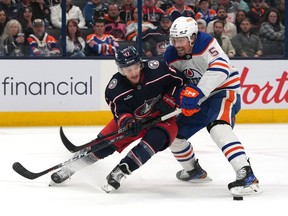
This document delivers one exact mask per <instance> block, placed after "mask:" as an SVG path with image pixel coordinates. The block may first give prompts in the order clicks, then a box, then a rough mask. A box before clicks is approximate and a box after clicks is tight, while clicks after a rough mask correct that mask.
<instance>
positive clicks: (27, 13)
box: [19, 6, 35, 44]
mask: <svg viewBox="0 0 288 216" xmlns="http://www.w3.org/2000/svg"><path fill="white" fill-rule="evenodd" d="M34 19H35V18H34V14H33V9H32V8H31V7H30V6H29V7H24V10H23V11H22V13H21V15H20V18H19V21H20V23H21V25H22V30H23V32H24V34H25V43H26V44H27V38H28V36H29V35H30V34H33V25H32V24H33V20H34Z"/></svg>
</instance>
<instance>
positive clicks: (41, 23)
mask: <svg viewBox="0 0 288 216" xmlns="http://www.w3.org/2000/svg"><path fill="white" fill-rule="evenodd" d="M61 1H62V0H0V56H13V57H16V56H61V47H62V42H63V37H62V35H61V28H62V4H61V3H62V2H61ZM137 2H138V1H136V0H118V1H117V0H66V21H67V23H66V43H65V44H66V52H67V55H68V56H71V57H85V56H109V55H110V56H111V55H114V53H115V51H116V50H117V49H118V48H119V46H124V45H127V44H133V45H135V43H137V41H138V40H139V38H138V18H139V17H138V16H139V15H138V8H137ZM142 5H143V6H142V20H143V21H142V38H141V41H142V44H143V46H142V48H143V55H144V56H146V57H152V56H160V57H161V56H162V55H163V53H164V52H165V50H166V47H167V46H168V45H169V29H170V27H171V25H172V23H173V21H174V20H175V19H176V18H178V17H179V16H188V17H193V18H194V19H195V20H196V21H197V23H198V27H199V31H202V32H207V33H209V34H211V35H212V36H213V37H214V38H215V39H216V40H217V41H218V43H219V44H220V46H221V47H222V48H223V50H224V52H225V53H226V54H227V55H228V56H229V57H230V58H233V57H240V58H245V57H282V56H283V55H284V36H285V27H284V20H285V17H284V15H285V0H251V1H250V0H233V1H232V0H186V1H185V0H143V4H142ZM64 42H65V40H64Z"/></svg>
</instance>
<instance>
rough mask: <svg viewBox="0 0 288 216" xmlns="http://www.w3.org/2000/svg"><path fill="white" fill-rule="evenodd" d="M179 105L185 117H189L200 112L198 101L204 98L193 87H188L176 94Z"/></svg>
mask: <svg viewBox="0 0 288 216" xmlns="http://www.w3.org/2000/svg"><path fill="white" fill-rule="evenodd" d="M178 95H179V105H180V107H181V108H182V113H183V114H184V115H185V116H191V115H193V114H194V113H196V112H198V111H200V106H199V105H198V102H199V100H200V99H201V98H202V97H204V94H203V92H202V91H201V89H199V88H198V87H197V86H195V85H189V86H186V87H185V88H182V89H180V90H179V92H178Z"/></svg>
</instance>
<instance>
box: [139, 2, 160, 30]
mask: <svg viewBox="0 0 288 216" xmlns="http://www.w3.org/2000/svg"><path fill="white" fill-rule="evenodd" d="M156 2H157V0H144V5H143V15H144V17H143V20H144V21H148V22H151V23H152V24H153V25H155V26H158V25H159V22H160V16H161V15H162V14H164V11H163V10H162V9H160V8H159V7H157V6H156Z"/></svg>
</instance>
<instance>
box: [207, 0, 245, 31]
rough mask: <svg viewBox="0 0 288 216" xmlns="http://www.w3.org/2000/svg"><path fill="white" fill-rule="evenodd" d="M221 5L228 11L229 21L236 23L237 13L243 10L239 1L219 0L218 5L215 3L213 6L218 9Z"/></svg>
mask: <svg viewBox="0 0 288 216" xmlns="http://www.w3.org/2000/svg"><path fill="white" fill-rule="evenodd" d="M220 6H222V7H224V9H225V10H226V12H227V21H229V22H232V23H235V17H236V13H237V11H239V10H241V8H240V4H239V2H237V1H231V0H217V5H214V6H212V7H211V8H212V9H214V10H216V11H217V10H218V7H220ZM212 27H213V25H212Z"/></svg>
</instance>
